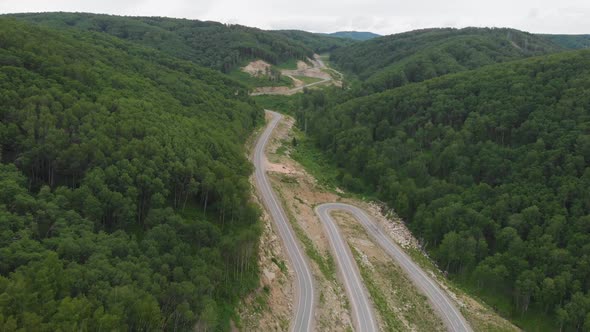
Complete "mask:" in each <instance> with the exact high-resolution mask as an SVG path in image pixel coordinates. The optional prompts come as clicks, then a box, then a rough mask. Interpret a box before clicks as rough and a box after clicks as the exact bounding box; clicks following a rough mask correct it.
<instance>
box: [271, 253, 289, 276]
mask: <svg viewBox="0 0 590 332" xmlns="http://www.w3.org/2000/svg"><path fill="white" fill-rule="evenodd" d="M270 260H271V261H272V262H273V263H275V264H276V265H277V266H278V268H279V270H281V272H283V273H284V274H287V265H286V264H285V261H283V260H278V259H277V258H276V257H273V258H271V259H270Z"/></svg>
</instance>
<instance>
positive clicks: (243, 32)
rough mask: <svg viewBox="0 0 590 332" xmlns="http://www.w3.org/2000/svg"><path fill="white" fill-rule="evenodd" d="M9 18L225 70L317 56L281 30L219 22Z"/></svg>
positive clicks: (51, 15) (95, 16)
mask: <svg viewBox="0 0 590 332" xmlns="http://www.w3.org/2000/svg"><path fill="white" fill-rule="evenodd" d="M10 16H11V17H15V18H18V19H21V20H25V21H27V22H32V23H37V24H42V25H44V26H49V27H53V28H77V29H81V30H85V31H94V32H102V33H107V34H110V35H113V36H115V37H118V38H121V39H125V40H129V41H133V42H135V43H139V44H141V45H144V46H149V47H152V48H155V49H157V50H159V51H161V52H164V53H166V54H168V55H170V56H173V57H178V58H181V59H184V60H188V61H191V62H193V63H195V64H197V65H201V66H205V67H209V68H213V69H216V70H221V71H223V72H225V73H227V72H229V71H231V69H233V68H234V67H235V66H237V65H239V64H241V63H243V62H244V61H246V60H252V59H263V60H265V61H267V62H270V63H272V64H278V63H281V62H285V61H288V60H290V59H293V58H295V59H305V58H306V57H310V56H312V55H313V51H312V49H311V48H310V47H308V46H306V45H304V44H303V43H301V42H299V41H297V40H294V39H291V38H288V37H287V36H285V35H283V34H281V33H277V32H273V31H264V30H260V29H256V28H250V27H245V26H241V25H225V24H222V23H218V22H210V21H207V22H203V21H198V20H186V19H174V18H164V17H123V16H113V15H98V14H84V13H39V14H14V15H10Z"/></svg>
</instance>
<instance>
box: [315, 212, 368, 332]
mask: <svg viewBox="0 0 590 332" xmlns="http://www.w3.org/2000/svg"><path fill="white" fill-rule="evenodd" d="M334 210H343V208H342V207H341V206H340V205H338V204H331V203H328V204H322V205H319V206H317V207H316V208H315V212H316V214H317V215H318V216H319V217H320V220H321V221H322V224H324V228H325V229H326V233H327V235H328V238H329V239H330V245H331V246H332V251H333V253H334V256H336V263H337V264H338V269H339V270H340V274H341V275H342V281H343V282H344V288H345V289H346V292H347V293H348V299H349V301H350V304H351V309H352V319H353V322H354V323H355V327H356V330H357V331H363V332H373V331H375V332H376V331H379V327H378V326H377V320H376V319H375V315H374V314H373V310H372V306H371V301H370V300H369V295H368V293H367V290H366V288H365V286H364V285H363V282H362V278H361V274H360V272H359V270H358V267H357V266H356V263H355V261H354V257H353V256H352V252H351V251H350V248H349V247H348V244H347V243H346V241H345V240H344V239H343V238H342V235H340V231H339V230H338V226H337V225H336V223H335V222H334V220H333V219H332V216H330V213H331V212H332V211H334Z"/></svg>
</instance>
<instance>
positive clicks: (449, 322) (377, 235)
mask: <svg viewBox="0 0 590 332" xmlns="http://www.w3.org/2000/svg"><path fill="white" fill-rule="evenodd" d="M334 211H345V212H347V213H350V214H351V215H353V216H354V217H355V218H356V219H357V220H358V221H359V222H360V223H361V225H362V226H363V227H364V228H365V230H366V231H367V233H368V234H369V235H370V236H371V237H372V238H373V239H374V240H375V241H376V242H377V244H379V245H380V246H381V248H383V250H385V252H387V254H388V255H389V256H391V258H393V259H394V260H395V261H396V262H397V264H398V265H399V266H400V267H401V268H402V269H403V270H404V272H405V273H406V275H407V276H408V277H409V278H410V280H412V282H413V283H414V285H415V286H416V287H417V288H418V289H419V290H420V291H421V292H422V293H423V294H424V295H426V297H427V298H428V300H429V301H430V303H431V304H432V306H433V308H434V309H435V310H436V311H437V313H438V315H439V316H440V318H441V319H442V321H443V323H444V324H445V326H446V327H447V330H449V331H456V332H471V331H472V329H471V327H470V326H469V323H467V321H466V320H465V318H464V317H463V315H462V314H461V312H460V311H459V309H458V308H457V307H456V306H455V304H454V303H453V301H452V300H451V299H450V298H449V296H448V295H447V293H446V292H445V291H444V290H442V289H441V288H440V286H439V285H438V284H437V283H436V282H435V281H434V280H432V278H430V277H429V276H428V275H427V274H426V272H425V271H424V270H422V269H421V268H420V267H419V266H418V265H417V264H416V263H414V262H413V261H412V259H411V258H410V256H408V255H407V254H406V253H405V252H404V251H403V250H402V249H401V248H400V247H399V246H398V245H397V244H396V243H395V242H393V240H392V239H391V237H389V236H388V235H387V233H385V231H383V230H382V229H381V227H380V226H379V225H378V224H377V223H376V222H375V221H374V220H373V219H371V218H370V217H369V216H368V215H367V214H366V213H365V212H364V211H363V210H361V209H359V208H358V207H356V206H352V205H349V204H343V203H326V204H322V205H320V206H318V207H317V208H316V213H317V214H318V215H319V217H320V219H321V220H322V222H323V223H324V225H330V226H329V227H330V228H333V230H332V229H330V230H328V235H329V237H330V238H331V242H332V245H333V248H334V246H336V245H335V244H334V243H338V242H342V238H341V236H340V233H339V232H338V230H337V227H336V225H335V223H334V221H333V220H332V217H331V216H330V212H334ZM326 227H327V228H328V226H326ZM332 237H334V239H332ZM338 246H340V245H338ZM344 246H345V247H346V248H344V249H342V248H339V249H336V248H334V251H335V252H336V254H337V256H336V257H337V260H338V262H339V264H340V260H341V259H342V260H347V259H351V258H346V257H344V256H346V255H349V252H350V251H349V248H348V246H346V245H344ZM347 249H348V250H347ZM341 256H342V257H341ZM346 264H348V263H346ZM341 266H342V267H344V268H345V269H347V270H348V271H346V274H348V273H350V274H355V273H356V274H358V269H357V267H356V264H354V261H352V266H349V265H344V264H343V265H341ZM345 279H346V278H345ZM345 283H346V285H345V286H346V289H347V291H348V289H349V287H356V288H357V290H354V292H355V293H353V294H351V295H349V297H350V300H351V302H352V303H353V308H354V307H355V304H354V303H355V302H356V303H357V304H356V306H363V305H364V306H369V304H368V302H365V299H364V298H365V297H366V293H365V294H363V291H361V290H360V289H363V290H364V288H363V287H362V286H361V287H358V286H356V281H352V282H350V284H349V281H347V280H346V281H345ZM349 293H350V291H349ZM365 303H366V304H365ZM356 310H357V311H358V313H356V315H358V317H359V318H358V319H359V321H361V322H362V321H363V320H367V321H368V320H369V319H370V315H371V314H370V308H369V307H367V308H356ZM353 315H354V312H353ZM359 331H369V329H368V328H361V329H360V330H359Z"/></svg>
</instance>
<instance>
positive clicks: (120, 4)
mask: <svg viewBox="0 0 590 332" xmlns="http://www.w3.org/2000/svg"><path fill="white" fill-rule="evenodd" d="M40 11H77V12H92V13H108V14H118V15H149V16H169V17H182V18H192V19H199V20H213V21H220V22H224V23H238V24H243V25H248V26H255V27H259V28H263V29H302V30H308V31H313V32H334V31H341V30H359V31H373V32H376V33H380V34H391V33H396V32H402V31H408V30H413V29H419V28H427V27H443V26H444V27H458V28H459V27H465V26H488V27H489V26H496V27H512V28H517V29H521V30H526V31H530V32H537V33H584V34H590V0H485V1H483V0H446V1H442V0H299V1H295V0H288V1H287V0H242V1H239V0H166V1H160V0H102V1H96V0H0V13H17V12H40Z"/></svg>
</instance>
